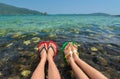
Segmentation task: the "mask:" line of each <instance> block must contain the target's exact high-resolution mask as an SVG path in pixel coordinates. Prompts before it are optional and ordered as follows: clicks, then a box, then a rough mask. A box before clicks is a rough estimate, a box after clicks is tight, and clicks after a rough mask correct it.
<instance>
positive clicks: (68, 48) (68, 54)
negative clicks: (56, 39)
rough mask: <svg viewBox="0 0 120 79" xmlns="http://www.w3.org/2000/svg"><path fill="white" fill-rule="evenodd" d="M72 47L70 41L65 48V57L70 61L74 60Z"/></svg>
mask: <svg viewBox="0 0 120 79" xmlns="http://www.w3.org/2000/svg"><path fill="white" fill-rule="evenodd" d="M71 49H72V47H71V43H69V44H68V45H67V46H66V47H65V49H64V53H65V58H66V59H67V61H68V62H69V63H70V62H71V61H74V60H73V56H72V54H73V52H72V50H71Z"/></svg>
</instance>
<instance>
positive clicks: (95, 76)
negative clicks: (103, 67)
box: [73, 53, 107, 79]
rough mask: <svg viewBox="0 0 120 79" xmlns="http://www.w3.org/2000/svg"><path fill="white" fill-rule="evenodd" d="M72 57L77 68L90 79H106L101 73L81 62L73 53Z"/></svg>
mask: <svg viewBox="0 0 120 79" xmlns="http://www.w3.org/2000/svg"><path fill="white" fill-rule="evenodd" d="M73 57H74V60H75V62H76V63H77V64H78V66H79V67H80V68H81V69H82V70H83V71H84V72H85V73H86V74H87V75H88V76H89V77H90V78H91V79H107V77H105V76H104V75H103V74H102V73H101V72H99V71H97V70H96V69H95V68H93V67H91V66H90V65H88V64H87V63H85V62H84V61H83V60H81V59H80V58H79V57H78V55H77V54H76V53H73Z"/></svg>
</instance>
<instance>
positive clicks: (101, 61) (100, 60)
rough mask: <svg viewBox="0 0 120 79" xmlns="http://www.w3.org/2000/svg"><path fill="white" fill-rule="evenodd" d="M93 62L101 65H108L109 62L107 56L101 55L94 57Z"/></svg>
mask: <svg viewBox="0 0 120 79" xmlns="http://www.w3.org/2000/svg"><path fill="white" fill-rule="evenodd" d="M93 62H94V63H96V64H100V65H107V64H108V62H107V60H106V59H105V58H103V57H99V56H95V57H93Z"/></svg>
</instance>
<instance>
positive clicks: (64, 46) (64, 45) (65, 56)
mask: <svg viewBox="0 0 120 79" xmlns="http://www.w3.org/2000/svg"><path fill="white" fill-rule="evenodd" d="M71 43H72V45H77V46H78V43H76V42H71ZM68 44H69V42H65V43H64V44H63V46H62V48H61V49H62V54H63V57H64V62H65V64H68V62H67V58H68V56H70V54H72V53H77V55H79V53H78V52H77V51H76V50H74V51H73V52H72V51H70V52H69V53H68V54H67V55H65V52H64V50H65V48H66V46H67V45H68Z"/></svg>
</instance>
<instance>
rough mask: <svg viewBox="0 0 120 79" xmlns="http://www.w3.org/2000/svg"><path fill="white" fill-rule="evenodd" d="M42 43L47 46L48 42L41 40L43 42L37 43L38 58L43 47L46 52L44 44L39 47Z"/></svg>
mask: <svg viewBox="0 0 120 79" xmlns="http://www.w3.org/2000/svg"><path fill="white" fill-rule="evenodd" d="M43 44H47V47H48V42H45V41H43V42H40V43H39V45H38V56H39V58H41V56H40V54H41V51H42V50H43V49H45V51H46V52H47V49H46V47H45V45H44V46H43V47H42V48H40V47H41V46H42V45H43Z"/></svg>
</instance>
